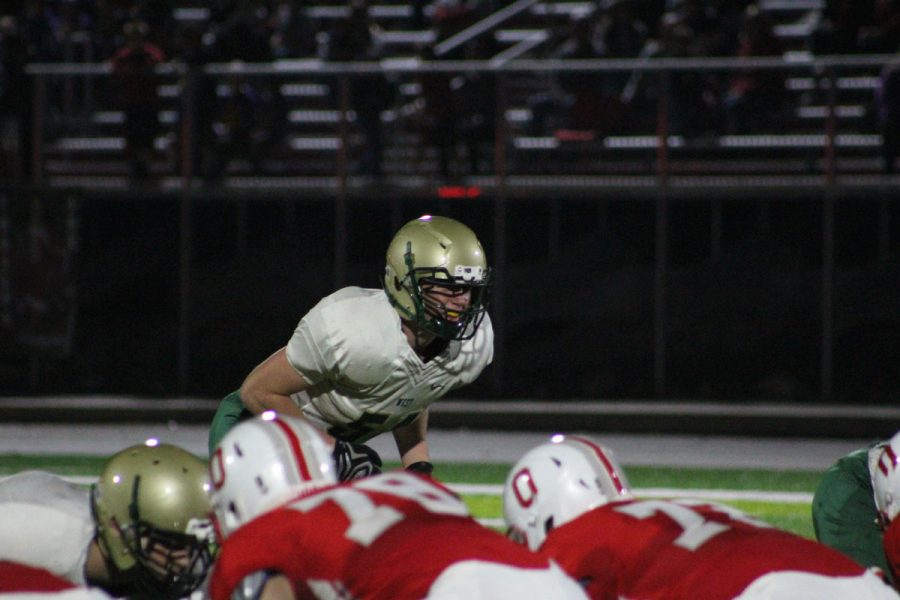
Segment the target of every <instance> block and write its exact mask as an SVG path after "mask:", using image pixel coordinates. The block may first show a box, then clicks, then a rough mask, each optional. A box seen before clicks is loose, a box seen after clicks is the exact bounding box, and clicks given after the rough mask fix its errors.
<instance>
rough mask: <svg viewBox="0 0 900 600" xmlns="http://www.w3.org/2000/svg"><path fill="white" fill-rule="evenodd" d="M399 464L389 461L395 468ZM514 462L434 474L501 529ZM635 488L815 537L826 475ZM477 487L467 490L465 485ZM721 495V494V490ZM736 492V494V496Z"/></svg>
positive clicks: (79, 468) (96, 464) (46, 463)
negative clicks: (815, 498) (711, 501)
mask: <svg viewBox="0 0 900 600" xmlns="http://www.w3.org/2000/svg"><path fill="white" fill-rule="evenodd" d="M104 460H105V458H104V457H96V456H72V455H58V456H30V455H0V476H3V475H9V474H12V473H16V472H18V471H24V470H27V469H41V470H45V471H51V472H53V473H58V474H60V475H65V476H73V477H95V476H96V475H98V474H99V473H100V469H101V467H102V465H103V462H104ZM397 466H398V465H397V464H396V463H388V464H387V465H386V467H387V468H394V467H397ZM509 467H510V465H505V464H483V463H478V464H471V463H468V464H467V463H459V464H458V463H447V464H440V463H438V464H437V466H436V471H435V475H436V476H437V477H439V478H440V479H441V480H442V481H444V482H445V483H448V484H450V486H451V487H454V486H458V487H461V488H462V489H461V494H462V496H463V498H464V499H465V501H466V504H467V505H468V506H469V508H470V510H471V511H472V514H473V515H475V516H476V517H477V518H479V519H484V520H486V521H487V522H488V523H489V524H491V525H492V526H495V527H499V523H500V519H501V518H502V508H501V499H500V495H499V493H498V492H499V489H500V486H502V484H503V480H504V478H505V477H506V473H507V470H508V469H509ZM624 468H625V471H626V473H627V476H628V478H629V480H630V482H631V485H632V487H633V488H635V489H636V490H638V492H639V495H640V492H641V491H642V490H646V491H647V492H648V493H649V492H651V491H652V493H653V494H655V495H656V497H669V496H672V497H682V498H691V497H697V498H700V499H707V498H710V497H711V496H713V495H715V500H716V501H719V502H722V503H725V504H729V505H731V506H734V507H736V508H739V509H741V510H743V511H744V512H747V513H749V514H750V515H753V516H755V517H757V518H759V519H761V520H763V521H766V522H767V523H770V524H772V525H774V526H775V527H779V528H781V529H786V530H788V531H792V532H794V533H797V534H799V535H802V536H804V537H808V538H812V537H813V529H812V521H811V519H810V508H809V501H808V497H809V496H811V494H812V492H813V491H814V490H815V487H816V484H817V483H818V481H819V478H820V477H821V473H819V472H817V471H772V470H762V469H759V470H757V469H696V468H693V469H680V468H655V467H643V466H628V465H625V467H624ZM467 487H468V488H475V491H465V490H466V488H467ZM716 493H717V494H716ZM732 496H735V497H732Z"/></svg>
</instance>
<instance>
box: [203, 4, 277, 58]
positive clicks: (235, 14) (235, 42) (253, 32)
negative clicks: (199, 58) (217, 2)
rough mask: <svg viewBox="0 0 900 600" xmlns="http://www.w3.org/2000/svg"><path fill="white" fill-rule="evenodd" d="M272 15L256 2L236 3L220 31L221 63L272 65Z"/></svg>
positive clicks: (218, 31) (219, 53)
mask: <svg viewBox="0 0 900 600" xmlns="http://www.w3.org/2000/svg"><path fill="white" fill-rule="evenodd" d="M270 36H271V31H270V24H269V13H268V10H267V9H266V8H265V5H263V4H258V3H257V2H254V1H253V0H236V1H235V3H234V7H233V9H232V10H231V11H230V12H228V13H227V17H226V18H225V21H224V22H223V23H222V24H221V26H219V27H218V28H217V31H216V40H217V46H218V50H217V54H218V56H219V59H220V60H223V61H231V60H241V61H244V62H268V61H271V60H272V58H273V57H272V49H271V46H270V41H269V38H270Z"/></svg>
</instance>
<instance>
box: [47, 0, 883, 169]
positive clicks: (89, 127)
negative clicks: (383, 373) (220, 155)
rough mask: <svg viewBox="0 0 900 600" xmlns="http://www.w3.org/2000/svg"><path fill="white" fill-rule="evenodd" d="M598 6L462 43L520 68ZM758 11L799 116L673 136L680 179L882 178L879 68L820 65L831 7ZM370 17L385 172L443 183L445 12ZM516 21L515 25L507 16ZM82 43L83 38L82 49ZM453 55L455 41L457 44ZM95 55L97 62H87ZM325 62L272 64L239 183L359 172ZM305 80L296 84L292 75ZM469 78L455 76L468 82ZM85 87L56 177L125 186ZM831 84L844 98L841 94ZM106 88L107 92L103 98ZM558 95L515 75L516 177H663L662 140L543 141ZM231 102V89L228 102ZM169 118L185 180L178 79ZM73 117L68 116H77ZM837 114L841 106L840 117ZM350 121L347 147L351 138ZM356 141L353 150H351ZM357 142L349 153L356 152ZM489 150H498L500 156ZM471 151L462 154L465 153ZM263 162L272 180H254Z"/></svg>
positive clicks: (536, 78)
mask: <svg viewBox="0 0 900 600" xmlns="http://www.w3.org/2000/svg"><path fill="white" fill-rule="evenodd" d="M596 6H597V5H595V4H594V3H587V2H572V1H562V0H560V1H558V2H552V1H535V0H519V2H514V3H512V4H508V5H506V6H504V7H502V8H499V9H498V10H497V11H495V12H493V13H491V14H488V15H487V16H486V17H485V18H484V19H482V20H481V21H478V22H476V23H475V24H474V25H473V26H471V27H470V28H469V29H465V30H463V31H462V32H457V34H456V35H457V36H462V37H461V38H458V41H457V42H454V43H456V44H462V43H463V42H462V40H465V39H470V38H475V37H479V36H490V38H491V40H492V45H493V47H494V53H493V54H492V55H491V56H488V57H485V58H486V59H487V60H490V61H493V62H492V63H490V64H493V65H498V64H504V63H506V64H508V62H509V61H511V60H514V59H533V58H542V57H543V56H545V55H546V50H547V45H548V44H550V43H553V41H554V39H556V38H555V36H556V35H557V32H556V31H555V28H556V27H557V26H558V25H559V24H560V23H561V22H564V21H565V20H566V19H572V18H584V17H586V16H589V15H590V14H591V13H592V11H594V10H597V9H596ZM759 8H760V10H762V11H765V12H766V13H768V14H769V15H770V16H771V17H772V18H773V20H774V22H775V25H774V31H775V34H776V35H777V36H778V38H779V39H780V40H782V41H783V42H784V48H785V51H784V58H785V59H786V60H788V61H789V62H791V63H793V64H795V65H797V69H795V70H792V71H790V72H789V73H788V75H787V76H786V77H785V94H786V97H787V99H788V100H787V102H788V107H789V108H788V109H787V110H785V111H784V114H783V115H782V116H781V117H780V118H779V120H778V122H777V123H776V125H775V126H774V127H773V128H772V129H771V130H766V131H760V132H750V133H741V134H735V133H728V132H719V133H717V134H710V135H702V136H699V137H691V136H685V135H680V134H673V135H670V136H669V138H668V140H669V141H668V144H667V147H666V150H667V153H666V160H667V165H668V168H670V169H671V170H672V172H673V173H687V174H698V175H699V174H703V173H711V174H716V173H721V172H723V171H728V170H735V171H737V172H741V173H758V174H762V175H764V174H767V173H783V172H784V171H785V170H786V168H790V169H793V168H800V169H801V171H803V172H815V171H820V170H821V168H822V158H823V155H824V153H825V152H826V150H829V149H831V150H833V151H834V152H835V153H836V157H837V160H836V161H835V163H833V164H834V165H836V166H837V169H838V171H839V172H840V171H843V170H846V171H849V172H852V173H855V174H875V173H879V172H881V171H882V170H883V164H882V162H881V159H880V153H879V148H880V147H881V145H882V139H881V137H880V132H879V131H878V130H877V127H876V126H875V124H874V117H873V107H874V102H875V93H876V90H877V88H878V85H879V80H878V72H879V68H878V66H877V65H870V66H867V67H865V66H863V67H860V66H851V67H846V68H839V69H835V70H834V71H835V72H834V75H833V76H832V75H831V74H830V73H822V72H819V71H817V70H816V68H815V67H814V66H810V67H809V68H804V67H803V65H814V63H815V57H814V56H812V55H811V54H810V53H809V51H808V40H809V37H810V35H811V32H812V30H813V28H814V27H815V24H816V22H817V20H818V19H819V18H820V14H821V12H822V10H823V8H824V0H799V1H790V2H785V1H778V0H769V1H761V2H760V3H759ZM368 13H369V17H370V19H371V21H372V24H373V26H374V27H375V29H374V32H375V34H374V36H373V38H374V40H375V42H376V43H377V44H378V45H379V47H380V50H381V55H382V59H381V60H382V64H383V65H386V66H388V68H390V69H394V70H392V71H391V72H390V73H389V75H388V76H389V77H390V79H391V80H392V81H393V82H394V83H395V84H396V86H397V89H398V94H397V96H396V100H395V102H394V105H393V106H392V107H391V108H390V109H389V110H387V111H385V112H384V113H382V120H383V122H384V125H385V131H386V135H385V136H384V140H385V142H384V144H385V149H384V155H385V172H386V176H387V178H388V179H390V178H391V177H392V176H397V177H404V176H408V175H410V174H411V173H410V170H411V167H414V169H415V171H416V172H417V173H418V174H420V175H422V174H424V175H434V176H435V177H437V169H438V164H437V163H438V161H437V159H436V152H435V149H434V148H433V147H432V146H431V144H430V139H429V132H428V131H427V129H423V128H422V126H421V125H422V124H421V117H422V115H421V110H420V109H421V104H420V103H421V98H420V96H419V94H420V92H421V87H420V85H419V81H418V77H417V76H416V74H415V73H407V72H405V71H404V69H403V68H402V65H403V64H406V65H415V64H418V63H417V62H416V60H417V59H416V57H417V56H419V55H420V54H421V50H422V48H424V47H428V46H435V44H437V45H440V44H445V46H443V48H447V47H448V46H446V44H447V41H448V40H447V39H444V40H440V39H438V37H437V36H438V33H437V29H436V27H435V26H434V24H433V21H431V20H430V19H431V17H433V13H434V6H428V7H426V12H425V16H426V18H427V19H426V22H427V23H428V25H427V26H426V27H425V28H422V29H412V28H410V24H411V23H412V22H413V17H414V14H413V8H412V6H411V5H398V4H380V3H379V4H373V5H371V6H369V10H368ZM500 13H503V14H500ZM348 14H349V8H348V7H347V6H344V5H334V4H312V5H310V6H309V7H308V8H307V17H308V18H310V19H312V20H313V21H314V22H315V23H316V24H317V25H318V26H319V27H320V29H321V31H325V30H327V28H328V27H329V24H330V23H333V22H335V21H337V20H340V19H344V18H347V16H348ZM174 16H175V18H176V19H178V20H180V21H182V22H195V23H203V22H206V21H208V20H209V19H210V12H209V10H208V9H205V8H204V7H200V6H198V7H190V6H183V7H180V8H178V9H176V12H175V13H174ZM82 42H83V40H82ZM451 45H452V44H451ZM81 54H84V53H81ZM322 64H323V63H322V61H321V60H320V59H319V58H318V57H301V58H299V59H285V60H278V61H275V62H274V63H273V65H275V66H276V69H275V71H276V72H277V71H278V68H279V67H280V69H281V70H282V71H283V72H284V73H285V74H283V75H282V74H278V73H275V74H273V75H272V79H273V80H274V81H276V82H277V89H278V90H279V91H280V94H281V97H282V98H283V100H284V103H285V111H286V115H285V119H284V125H283V126H284V128H285V129H286V131H285V132H284V133H285V135H284V138H283V142H282V143H281V144H280V145H279V146H278V147H277V148H269V149H268V150H267V152H268V153H269V154H268V155H266V156H263V157H262V163H260V161H258V160H256V161H250V160H246V159H242V158H240V157H235V158H233V159H232V160H229V161H228V163H227V165H226V166H227V172H226V175H233V176H253V175H257V176H264V175H269V176H273V177H278V176H285V175H291V176H298V175H299V176H309V177H326V176H330V175H332V176H333V175H334V174H335V173H337V172H338V161H339V160H342V159H343V158H346V159H347V161H348V162H347V163H346V165H347V172H348V173H353V171H354V167H355V164H356V162H355V161H356V160H357V159H358V158H359V154H360V148H361V145H362V142H363V138H362V135H361V133H360V132H359V131H358V127H357V123H356V119H355V114H354V112H353V110H352V107H351V110H350V111H349V112H348V113H347V115H346V119H345V120H344V121H343V122H342V120H341V118H340V117H341V107H340V105H339V90H338V86H337V83H336V78H335V77H333V76H329V77H323V76H317V75H316V69H317V68H318V67H319V66H321V65H322ZM295 67H299V68H303V69H306V71H304V72H296V73H290V70H291V69H292V68H295ZM461 73H462V72H459V73H456V75H460V74H461ZM70 79H71V80H73V81H74V82H76V83H78V84H81V85H83V86H84V89H85V90H87V89H89V88H90V89H92V93H90V94H87V93H78V92H77V90H75V91H73V88H74V87H75V86H71V85H70V86H68V87H65V86H61V87H60V88H58V89H56V88H54V90H53V92H52V93H53V94H60V96H58V97H57V98H56V99H55V100H53V98H51V102H50V103H49V105H50V107H51V108H50V109H49V110H48V111H47V113H46V114H45V115H44V116H43V129H42V134H43V140H44V146H43V148H44V151H43V156H42V160H43V161H44V163H43V172H44V173H46V174H47V176H48V177H49V178H50V180H51V182H52V181H54V178H56V179H55V180H57V181H71V177H73V176H96V177H101V176H122V175H126V174H127V173H128V165H127V164H125V162H124V158H123V150H124V148H125V140H124V137H123V131H122V130H123V123H124V116H123V113H122V112H121V111H119V110H117V109H116V107H115V106H113V105H111V103H110V102H108V101H104V98H105V97H104V91H103V90H104V85H103V82H102V80H103V79H104V76H103V75H98V76H92V77H86V76H82V75H73V76H71V77H70V78H66V77H63V78H62V81H64V82H69V80H70ZM832 81H833V82H834V84H835V89H834V90H832V89H831V86H832ZM91 85H96V89H93V88H91V87H90V86H91ZM554 85H555V82H554V74H553V73H552V72H525V71H510V72H509V73H506V74H505V76H504V96H505V99H504V101H505V110H504V111H503V115H504V119H503V120H502V122H503V126H504V131H505V134H506V135H507V142H508V143H507V148H508V150H507V152H506V154H505V158H506V160H507V164H506V167H505V168H506V172H507V173H508V174H510V175H516V174H518V175H535V174H538V175H539V174H542V173H546V174H563V173H571V174H573V175H601V176H602V175H605V174H620V173H623V172H625V173H629V172H633V173H636V174H653V173H654V172H655V169H656V168H658V163H657V160H658V158H659V150H660V146H659V135H658V131H655V130H648V131H634V132H625V133H618V132H613V133H604V132H592V131H577V130H576V131H567V130H564V129H563V130H561V131H549V132H545V133H543V134H535V133H534V132H533V131H532V130H533V129H534V127H533V117H534V115H533V111H532V109H531V107H530V106H529V104H528V102H529V98H532V97H533V96H534V95H535V94H536V93H539V92H540V91H542V90H543V91H548V90H549V89H552V86H554ZM228 93H229V91H228V88H227V86H225V85H224V84H222V85H219V86H218V88H217V91H216V97H217V98H219V99H221V98H224V97H227V95H228ZM159 97H160V98H161V100H162V102H163V105H164V106H163V108H162V109H161V110H160V113H159V122H160V125H161V127H162V130H163V133H162V134H161V135H159V136H158V137H157V139H156V142H155V145H154V146H155V149H156V158H155V162H154V164H153V166H152V169H151V172H152V173H153V174H155V175H157V176H160V177H162V176H177V175H178V174H179V168H180V166H179V161H178V145H179V136H180V135H181V132H180V130H179V123H180V115H181V110H182V107H181V102H182V99H183V89H182V87H181V85H180V82H179V80H178V78H177V76H169V77H166V81H164V82H163V83H162V84H161V85H160V87H159ZM73 103H74V104H77V106H75V107H74V108H72V109H70V110H68V111H66V110H64V109H63V107H65V106H69V107H72V106H73ZM832 107H833V109H832ZM342 123H343V124H346V127H347V129H346V131H347V133H346V137H343V135H342V126H343V125H342ZM342 140H343V141H342ZM345 144H346V147H344V146H345ZM486 151H487V152H489V153H490V152H492V151H493V148H492V147H490V146H489V145H487V147H486ZM464 152H465V151H464V150H463V149H462V148H460V149H459V152H458V153H459V154H464ZM455 161H456V162H455V163H454V165H453V173H454V174H455V175H457V176H459V177H464V176H466V175H473V174H472V173H468V172H467V170H466V167H465V160H464V158H463V157H461V156H458V157H457V158H456V159H455ZM259 164H263V165H264V166H263V167H262V168H261V170H262V172H255V171H254V170H255V169H257V168H258V167H259Z"/></svg>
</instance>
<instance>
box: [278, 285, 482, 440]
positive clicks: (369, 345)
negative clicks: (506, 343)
mask: <svg viewBox="0 0 900 600" xmlns="http://www.w3.org/2000/svg"><path fill="white" fill-rule="evenodd" d="M493 357H494V331H493V329H492V327H491V320H490V317H488V316H487V315H485V317H484V320H483V321H482V322H481V326H480V327H479V328H478V331H477V332H476V333H475V336H474V337H472V338H471V339H468V340H464V341H451V342H450V343H449V345H448V346H447V348H446V349H445V350H444V351H443V352H442V353H441V354H439V355H438V356H436V357H434V358H432V359H431V360H429V361H428V362H423V361H422V359H421V358H420V357H419V356H418V355H417V354H416V353H415V351H414V350H413V349H412V348H411V347H410V345H409V342H408V341H407V339H406V335H404V333H403V330H402V329H401V327H400V316H399V315H398V314H397V311H396V310H394V308H393V307H392V306H391V304H390V301H389V300H388V298H387V294H385V293H384V291H383V290H380V289H364V288H359V287H347V288H344V289H341V290H338V291H337V292H335V293H333V294H331V295H330V296H326V297H325V298H324V299H322V300H321V301H320V302H319V303H318V304H317V305H316V306H314V307H313V308H312V310H310V311H309V312H308V313H307V314H306V315H305V316H304V317H303V319H302V320H301V321H300V324H299V325H298V326H297V329H296V330H295V331H294V335H293V336H292V337H291V340H290V342H288V345H287V358H288V361H290V363H291V365H293V367H294V368H295V369H297V371H298V372H299V373H300V374H301V375H302V376H303V377H304V379H306V380H307V381H308V382H309V383H310V384H312V387H310V388H309V389H307V390H305V391H303V392H300V393H298V394H294V396H292V398H293V400H294V402H296V403H297V405H298V406H299V407H300V408H301V409H302V410H303V413H304V414H305V415H306V416H307V417H308V418H309V419H310V420H311V421H313V422H315V423H318V424H319V426H321V427H322V428H323V429H326V430H327V431H328V432H329V433H330V434H331V435H335V436H337V437H341V438H344V439H348V440H351V441H357V442H363V441H366V440H368V439H370V438H372V437H374V436H375V435H377V434H379V433H382V432H384V431H390V430H392V429H394V427H396V426H398V425H402V424H405V423H408V422H410V421H412V420H413V419H414V418H415V417H416V416H417V415H418V414H419V413H421V412H422V411H423V410H425V408H427V407H428V405H429V404H431V403H432V402H434V401H435V400H437V399H438V398H440V397H441V396H443V395H444V394H446V393H447V392H449V391H450V390H452V389H455V388H458V387H460V386H463V385H465V384H467V383H471V382H472V381H474V380H475V379H476V378H477V377H478V376H479V375H480V374H481V372H482V371H483V370H484V368H485V367H486V366H488V365H489V364H490V362H491V360H492V359H493Z"/></svg>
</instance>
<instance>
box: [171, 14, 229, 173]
mask: <svg viewBox="0 0 900 600" xmlns="http://www.w3.org/2000/svg"><path fill="white" fill-rule="evenodd" d="M204 37H205V36H204V28H202V27H200V26H196V25H187V26H185V27H182V28H180V29H179V30H178V34H177V41H176V46H175V48H176V52H177V57H178V59H179V60H180V61H181V62H183V63H184V64H185V65H187V67H188V68H189V69H190V70H191V77H192V78H193V83H194V86H195V87H194V115H193V117H194V118H193V120H192V122H191V123H190V126H191V132H190V134H191V142H192V144H193V145H192V148H191V149H192V156H191V172H192V173H194V174H199V175H202V176H204V177H206V176H208V175H210V172H211V170H212V168H213V162H214V155H215V143H214V135H213V121H214V119H215V116H216V110H217V108H218V107H217V103H218V99H217V98H216V80H215V78H214V77H211V76H208V75H205V74H204V73H203V66H204V65H206V64H207V63H210V62H215V61H216V58H217V57H216V55H215V48H214V47H213V43H212V42H213V40H212V36H209V40H206V39H204Z"/></svg>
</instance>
